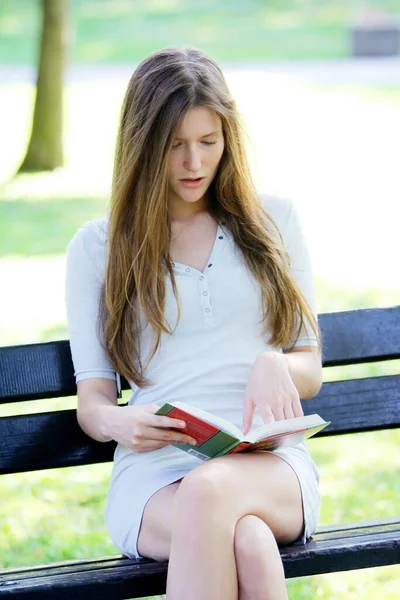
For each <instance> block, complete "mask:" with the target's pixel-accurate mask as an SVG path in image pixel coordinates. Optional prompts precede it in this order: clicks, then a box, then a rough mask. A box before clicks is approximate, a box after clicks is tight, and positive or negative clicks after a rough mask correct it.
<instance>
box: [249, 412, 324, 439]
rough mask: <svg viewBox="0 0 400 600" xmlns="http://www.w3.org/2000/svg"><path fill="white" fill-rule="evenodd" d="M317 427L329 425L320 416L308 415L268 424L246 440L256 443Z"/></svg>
mask: <svg viewBox="0 0 400 600" xmlns="http://www.w3.org/2000/svg"><path fill="white" fill-rule="evenodd" d="M317 425H328V423H327V422H326V421H324V420H323V419H321V417H320V416H319V415H307V416H305V417H295V418H293V419H286V420H284V421H275V422H274V423H266V424H265V425H262V426H261V427H258V428H257V429H256V430H255V431H253V432H252V433H248V434H247V435H246V440H248V441H250V442H256V441H258V440H261V439H263V438H267V437H270V436H275V435H281V434H285V433H292V432H293V433H295V432H296V431H302V430H305V429H309V428H311V427H315V426H317Z"/></svg>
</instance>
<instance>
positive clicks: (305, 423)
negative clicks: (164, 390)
mask: <svg viewBox="0 0 400 600" xmlns="http://www.w3.org/2000/svg"><path fill="white" fill-rule="evenodd" d="M156 414H157V415H168V417H172V418H174V419H182V420H183V421H185V422H186V427H185V429H179V431H182V432H185V433H187V434H188V435H190V436H191V437H193V438H194V439H195V440H196V441H197V446H191V445H190V444H173V446H175V447H176V448H180V449H181V450H184V451H185V452H188V453H189V454H192V455H193V456H197V458H200V459H202V460H209V459H210V458H216V457H217V456H223V455H224V454H233V453H235V452H254V451H255V450H273V449H274V448H278V447H280V446H294V445H295V444H298V443H299V442H301V441H303V440H305V439H307V438H309V437H311V436H312V435H315V434H316V433H318V432H319V431H321V429H324V427H326V426H327V425H329V423H330V421H328V422H327V421H324V420H323V419H321V417H320V416H319V415H308V416H306V417H296V418H294V419H286V420H285V421H276V422H274V423H266V424H264V425H261V427H258V428H257V429H255V430H254V431H252V432H249V433H247V434H246V435H243V433H242V432H241V431H240V429H238V427H236V426H235V425H233V423H231V422H230V421H227V420H226V419H224V418H223V417H218V416H216V415H213V414H211V413H209V412H207V411H205V410H201V409H199V408H195V407H194V406H189V405H188V404H184V403H183V402H170V403H169V402H167V403H166V404H164V405H163V406H161V408H160V409H159V410H158V411H157V412H156Z"/></svg>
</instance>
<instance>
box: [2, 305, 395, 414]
mask: <svg viewBox="0 0 400 600" xmlns="http://www.w3.org/2000/svg"><path fill="white" fill-rule="evenodd" d="M318 318H319V323H320V327H321V331H322V336H323V359H324V366H326V367H331V366H338V365H347V364H356V363H361V362H372V361H379V360H391V359H394V358H400V306H394V307H388V308H371V309H359V310H349V311H340V312H334V313H322V314H320V315H319V317H318ZM0 365H1V368H0V401H1V402H2V403H5V402H18V401H21V400H36V399H44V398H58V397H60V398H61V397H65V396H75V395H76V385H75V378H74V369H73V364H72V359H71V352H70V346H69V341H68V340H60V341H57V342H47V343H43V344H28V345H26V346H9V347H3V348H0ZM123 387H124V389H127V388H128V384H127V382H126V381H124V382H123Z"/></svg>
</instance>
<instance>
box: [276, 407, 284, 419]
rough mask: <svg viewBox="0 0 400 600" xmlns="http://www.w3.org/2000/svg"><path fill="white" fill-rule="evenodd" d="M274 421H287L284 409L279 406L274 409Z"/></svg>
mask: <svg viewBox="0 0 400 600" xmlns="http://www.w3.org/2000/svg"><path fill="white" fill-rule="evenodd" d="M274 419H275V421H284V420H285V415H284V412H283V407H281V406H279V407H277V408H275V409H274Z"/></svg>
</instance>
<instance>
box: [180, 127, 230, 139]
mask: <svg viewBox="0 0 400 600" xmlns="http://www.w3.org/2000/svg"><path fill="white" fill-rule="evenodd" d="M220 132H221V129H216V130H215V131H211V133H206V134H205V135H201V136H200V139H201V138H205V137H210V135H215V134H216V133H220ZM175 139H176V140H180V141H183V140H184V139H185V138H180V137H176V138H175Z"/></svg>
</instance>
